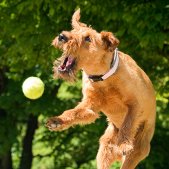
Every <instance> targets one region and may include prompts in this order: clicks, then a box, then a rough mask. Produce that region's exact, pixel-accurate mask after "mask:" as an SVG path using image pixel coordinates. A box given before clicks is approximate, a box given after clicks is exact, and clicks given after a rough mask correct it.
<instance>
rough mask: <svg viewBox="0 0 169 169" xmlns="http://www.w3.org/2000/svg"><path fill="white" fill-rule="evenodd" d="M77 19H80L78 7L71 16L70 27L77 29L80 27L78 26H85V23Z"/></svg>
mask: <svg viewBox="0 0 169 169" xmlns="http://www.w3.org/2000/svg"><path fill="white" fill-rule="evenodd" d="M79 20H80V8H79V9H78V10H77V11H75V13H74V14H73V16H72V27H73V28H74V29H77V30H78V29H80V27H87V25H86V24H84V23H81V22H80V21H79Z"/></svg>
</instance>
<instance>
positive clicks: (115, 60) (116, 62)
mask: <svg viewBox="0 0 169 169" xmlns="http://www.w3.org/2000/svg"><path fill="white" fill-rule="evenodd" d="M118 65H119V56H118V48H116V49H115V50H114V58H113V63H112V64H111V69H110V70H109V71H108V72H107V73H106V74H104V75H89V76H88V78H89V79H91V80H92V81H93V82H97V81H103V80H106V79H107V78H109V77H110V76H111V75H113V74H114V73H115V72H116V70H117V68H118Z"/></svg>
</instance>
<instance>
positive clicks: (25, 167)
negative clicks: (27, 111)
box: [19, 114, 38, 169]
mask: <svg viewBox="0 0 169 169" xmlns="http://www.w3.org/2000/svg"><path fill="white" fill-rule="evenodd" d="M37 128H38V117H37V116H34V115H32V114H31V115H30V116H29V119H28V122H27V130H26V134H25V137H24V139H23V150H22V156H21V161H20V167H19V169H31V166H32V160H33V154H32V141H33V136H34V133H35V131H36V129H37Z"/></svg>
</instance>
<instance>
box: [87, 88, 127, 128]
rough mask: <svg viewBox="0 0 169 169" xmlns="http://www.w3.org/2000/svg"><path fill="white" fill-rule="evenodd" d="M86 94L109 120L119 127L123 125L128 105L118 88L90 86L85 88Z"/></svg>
mask: <svg viewBox="0 0 169 169" xmlns="http://www.w3.org/2000/svg"><path fill="white" fill-rule="evenodd" d="M84 95H85V97H87V98H88V99H89V100H91V101H92V103H94V104H95V106H97V108H98V110H99V111H101V112H103V113H104V114H105V115H106V116H107V117H108V120H109V121H112V122H113V123H114V124H115V125H116V126H117V127H119V126H121V123H122V122H123V120H124V117H125V115H126V112H127V106H126V105H125V104H124V103H123V98H122V96H121V94H120V93H119V91H118V90H117V89H115V88H113V87H110V88H102V87H97V88H93V87H88V88H85V90H84Z"/></svg>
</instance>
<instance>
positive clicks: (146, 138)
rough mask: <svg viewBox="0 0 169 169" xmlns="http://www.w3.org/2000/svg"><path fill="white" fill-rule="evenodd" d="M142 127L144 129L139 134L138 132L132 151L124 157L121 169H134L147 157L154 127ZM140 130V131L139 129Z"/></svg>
mask: <svg viewBox="0 0 169 169" xmlns="http://www.w3.org/2000/svg"><path fill="white" fill-rule="evenodd" d="M142 127H144V129H143V131H141V132H139V131H138V133H137V135H136V137H135V141H134V149H133V151H132V152H130V153H129V154H127V155H126V156H125V158H124V161H123V163H122V166H121V169H135V168H136V166H137V165H138V163H139V162H140V161H142V160H143V159H144V158H145V157H146V156H148V154H149V152H150V141H151V138H152V135H153V133H154V127H152V126H151V127H149V128H146V126H142ZM140 130H142V129H141V128H140Z"/></svg>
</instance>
